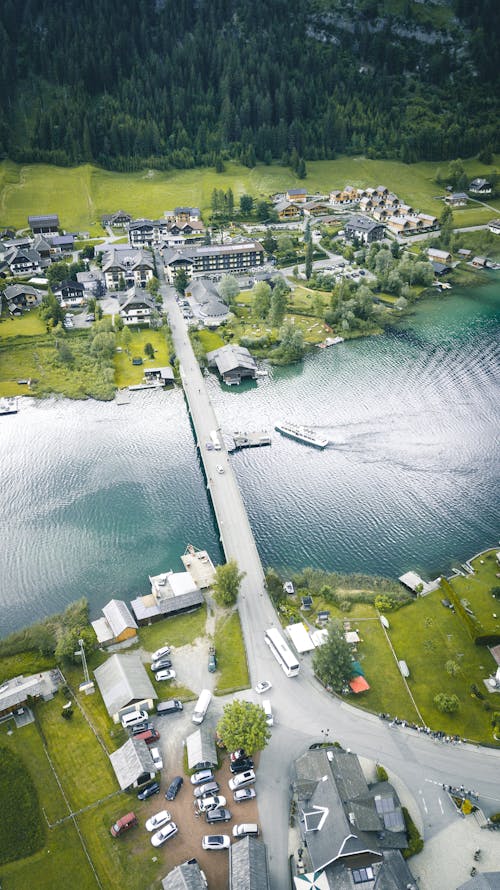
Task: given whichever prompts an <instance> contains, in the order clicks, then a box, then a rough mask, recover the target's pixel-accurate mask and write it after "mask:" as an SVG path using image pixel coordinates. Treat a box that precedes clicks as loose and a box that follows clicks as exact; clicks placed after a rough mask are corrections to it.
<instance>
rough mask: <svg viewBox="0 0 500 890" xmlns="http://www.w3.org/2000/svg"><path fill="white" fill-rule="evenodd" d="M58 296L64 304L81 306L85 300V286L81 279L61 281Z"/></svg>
mask: <svg viewBox="0 0 500 890" xmlns="http://www.w3.org/2000/svg"><path fill="white" fill-rule="evenodd" d="M56 296H57V297H58V299H60V302H61V305H62V306H81V305H82V304H83V303H84V302H85V287H84V286H83V284H80V282H79V281H71V280H70V279H66V280H65V281H61V284H60V286H59V287H58V289H57V293H56Z"/></svg>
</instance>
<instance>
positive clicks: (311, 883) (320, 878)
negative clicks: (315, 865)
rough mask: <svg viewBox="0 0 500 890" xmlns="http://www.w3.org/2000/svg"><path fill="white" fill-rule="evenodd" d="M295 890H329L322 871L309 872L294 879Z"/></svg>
mask: <svg viewBox="0 0 500 890" xmlns="http://www.w3.org/2000/svg"><path fill="white" fill-rule="evenodd" d="M293 882H294V884H295V890H306V888H309V890H330V884H329V882H328V878H327V876H326V873H325V871H324V870H323V869H321V870H320V871H310V872H308V873H307V874H304V875H297V876H295V877H294V879H293Z"/></svg>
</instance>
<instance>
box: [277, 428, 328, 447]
mask: <svg viewBox="0 0 500 890" xmlns="http://www.w3.org/2000/svg"><path fill="white" fill-rule="evenodd" d="M274 429H275V430H276V431H277V432H278V433H281V435H282V436H287V438H289V439H294V440H295V441H296V442H302V443H303V444H304V445H312V446H313V448H321V449H323V448H326V446H327V445H329V444H330V440H329V439H327V438H326V437H325V436H320V435H319V434H318V433H315V432H314V430H311V429H308V427H305V426H294V425H293V424H291V423H281V424H276V426H275V427H274Z"/></svg>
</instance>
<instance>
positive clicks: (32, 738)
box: [0, 721, 68, 824]
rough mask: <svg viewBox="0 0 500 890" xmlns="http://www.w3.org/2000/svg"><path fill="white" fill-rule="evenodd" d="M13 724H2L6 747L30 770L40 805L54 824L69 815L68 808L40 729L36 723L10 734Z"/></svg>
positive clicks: (3, 743) (3, 740) (2, 736)
mask: <svg viewBox="0 0 500 890" xmlns="http://www.w3.org/2000/svg"><path fill="white" fill-rule="evenodd" d="M13 725H14V724H13V723H11V722H10V721H9V722H8V723H7V724H3V725H2V728H1V730H0V739H1V742H2V745H4V746H5V747H8V748H9V749H10V750H11V751H12V752H13V753H15V754H16V755H17V756H18V757H19V758H20V759H21V760H22V761H23V763H24V765H25V767H27V769H28V770H29V772H30V775H31V778H32V779H33V782H34V784H35V787H36V790H37V792H38V797H39V800H40V805H41V806H42V807H43V810H44V812H45V815H46V817H47V820H48V821H49V822H50V823H51V824H53V823H54V822H57V820H58V819H63V818H64V817H65V816H67V815H68V808H67V806H66V803H65V802H64V799H63V797H62V795H61V792H60V790H59V786H58V784H57V782H56V779H55V777H54V773H53V772H52V770H51V768H50V763H49V761H48V758H47V755H46V753H45V750H44V747H43V743H42V739H41V736H40V733H39V731H38V728H37V726H36V724H35V723H30V724H28V726H23V727H22V729H19V730H17V729H15V730H14V731H13V732H12V734H11V735H7V731H8V730H9V729H12V728H13Z"/></svg>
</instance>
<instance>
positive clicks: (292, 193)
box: [285, 188, 307, 203]
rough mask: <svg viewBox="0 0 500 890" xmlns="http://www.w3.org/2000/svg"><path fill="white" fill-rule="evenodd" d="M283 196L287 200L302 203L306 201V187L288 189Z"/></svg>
mask: <svg viewBox="0 0 500 890" xmlns="http://www.w3.org/2000/svg"><path fill="white" fill-rule="evenodd" d="M285 198H286V199H287V201H301V202H302V203H304V202H305V201H307V189H304V188H298V189H288V191H287V192H286V194H285Z"/></svg>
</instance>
